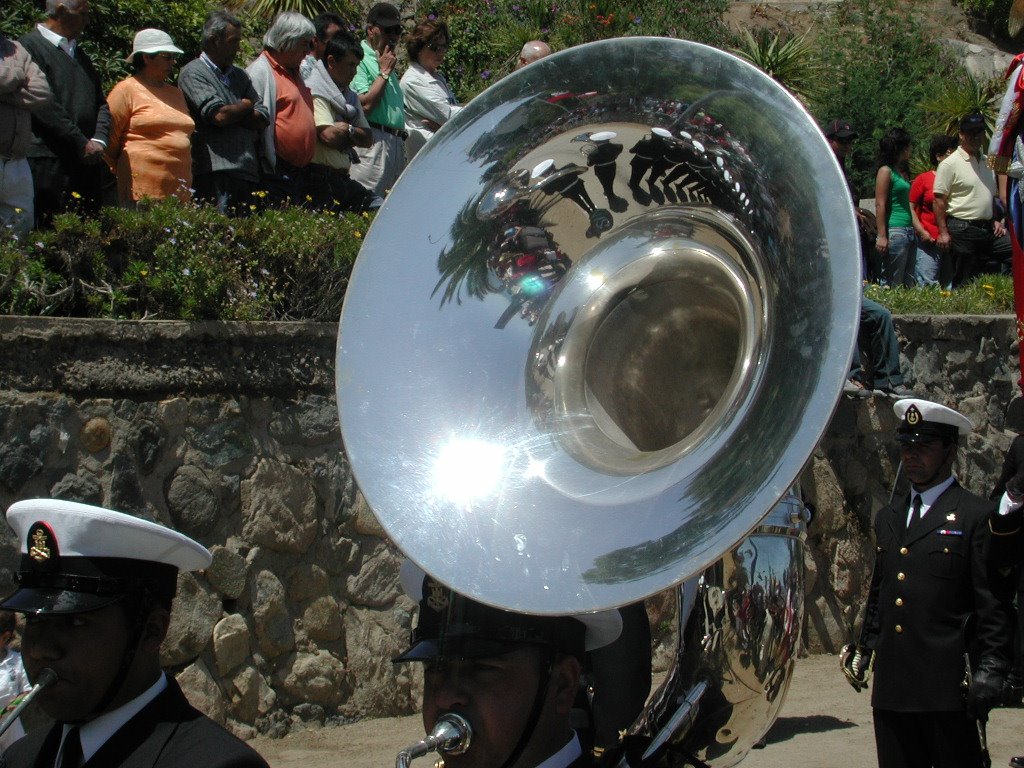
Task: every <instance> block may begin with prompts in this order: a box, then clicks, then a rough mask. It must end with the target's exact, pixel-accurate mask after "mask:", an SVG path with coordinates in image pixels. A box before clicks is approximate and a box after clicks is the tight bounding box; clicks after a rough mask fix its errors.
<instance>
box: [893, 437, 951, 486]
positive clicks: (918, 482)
mask: <svg viewBox="0 0 1024 768" xmlns="http://www.w3.org/2000/svg"><path fill="white" fill-rule="evenodd" d="M900 459H901V460H902V461H903V471H904V473H905V474H906V475H907V478H908V479H909V480H910V482H911V483H913V484H914V487H915V488H917V489H918V490H920V491H924V490H927V489H928V488H930V487H931V486H933V485H937V484H938V483H940V482H942V481H943V480H945V479H946V478H947V477H948V476H949V473H948V471H943V467H944V466H945V465H947V464H948V465H949V466H948V467H946V470H948V469H949V468H951V467H952V465H953V449H952V447H951V446H949V445H948V444H946V443H944V442H943V441H942V440H929V441H928V442H926V443H901V444H900Z"/></svg>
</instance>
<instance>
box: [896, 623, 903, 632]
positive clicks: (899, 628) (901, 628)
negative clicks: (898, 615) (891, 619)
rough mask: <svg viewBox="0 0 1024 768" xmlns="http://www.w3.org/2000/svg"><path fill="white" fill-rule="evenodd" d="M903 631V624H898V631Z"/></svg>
mask: <svg viewBox="0 0 1024 768" xmlns="http://www.w3.org/2000/svg"><path fill="white" fill-rule="evenodd" d="M902 631H903V626H902V625H901V624H897V625H896V633H897V634H899V633H900V632H902Z"/></svg>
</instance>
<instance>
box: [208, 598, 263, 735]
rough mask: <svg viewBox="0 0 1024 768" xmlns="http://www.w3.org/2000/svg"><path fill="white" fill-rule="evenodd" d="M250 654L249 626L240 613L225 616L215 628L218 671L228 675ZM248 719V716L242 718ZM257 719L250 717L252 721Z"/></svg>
mask: <svg viewBox="0 0 1024 768" xmlns="http://www.w3.org/2000/svg"><path fill="white" fill-rule="evenodd" d="M249 656H250V634H249V626H248V625H247V624H246V623H245V617H244V616H242V615H241V614H238V613H233V614H231V615H230V616H225V617H224V618H223V619H221V620H220V621H218V622H217V624H216V625H215V626H214V628H213V658H214V660H215V661H216V662H217V672H218V673H220V675H221V676H222V677H224V676H227V675H228V674H230V673H231V672H232V670H234V669H235V668H237V667H238V666H239V665H241V664H242V662H244V661H245V660H246V659H248V658H249ZM242 719H246V718H242ZM253 719H255V716H254V717H253V718H249V719H248V721H249V722H251V721H252V720H253Z"/></svg>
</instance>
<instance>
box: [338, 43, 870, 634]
mask: <svg viewBox="0 0 1024 768" xmlns="http://www.w3.org/2000/svg"><path fill="white" fill-rule="evenodd" d="M859 249H860V245H859V239H858V236H857V230H856V226H855V223H854V217H853V211H852V209H851V205H850V200H849V197H848V195H847V192H846V183H845V181H844V178H843V176H842V173H841V171H840V168H839V166H838V164H837V162H836V160H835V159H834V157H833V155H832V153H831V151H830V149H829V147H828V145H827V143H826V141H825V139H824V137H823V136H822V134H821V132H820V131H819V130H818V128H817V126H816V125H815V123H814V121H813V120H812V119H811V117H810V116H809V115H808V114H807V112H806V111H805V110H804V108H803V107H802V105H801V104H800V103H799V102H798V101H797V100H796V99H794V98H793V97H792V96H791V95H790V94H789V93H788V92H787V91H785V90H784V89H783V88H781V87H780V86H779V85H778V84H776V83H775V82H774V81H773V80H772V79H771V78H769V77H768V76H766V75H765V74H764V73H763V72H761V71H759V70H757V69H755V68H754V67H752V66H750V65H749V64H747V63H745V62H743V61H741V60H739V59H737V58H736V57H734V56H731V55H729V54H726V53H723V52H721V51H719V50H716V49H713V48H710V47H707V46H703V45H698V44H695V43H688V42H683V41H679V40H671V39H663V38H623V39H617V40H607V41H602V42H599V43H593V44H589V45H584V46H579V47H578V48H572V49H570V50H567V51H564V52H561V53H557V54H554V55H552V56H550V57H547V58H545V59H542V60H541V61H539V62H537V63H535V64H532V65H530V66H528V67H526V68H525V69H523V70H520V71H518V72H515V73H513V74H511V75H509V76H508V77H506V78H504V79H502V80H501V81H499V82H497V83H496V84H494V85H493V86H492V87H491V88H489V89H488V90H487V91H485V92H484V93H483V94H481V95H480V96H478V97H476V98H475V99H473V100H472V102H470V104H469V105H468V106H467V107H466V108H465V109H464V110H462V111H461V112H460V113H459V114H457V115H456V116H455V117H454V118H453V119H452V120H451V121H450V122H449V123H448V124H446V125H445V126H444V127H443V128H442V130H441V131H439V132H438V133H437V134H436V135H435V136H434V137H433V139H431V141H430V142H429V143H428V144H427V145H426V147H425V148H424V149H423V150H422V151H421V152H420V153H419V154H418V155H417V157H416V160H415V162H413V163H412V164H411V165H410V166H409V168H408V169H407V170H406V172H405V173H404V174H403V175H402V177H401V178H400V179H399V181H398V183H397V184H396V185H395V188H394V189H393V190H392V192H391V193H390V194H389V195H388V198H387V202H386V203H385V205H384V207H383V208H382V209H381V211H380V213H379V214H378V216H377V219H376V221H375V222H374V224H373V226H372V227H371V229H370V231H369V233H368V234H367V237H366V242H365V244H364V246H363V249H362V251H361V252H360V255H359V258H358V260H357V262H356V265H355V268H354V270H353V273H352V278H351V284H350V287H349V289H348V293H347V295H346V299H345V306H344V311H343V313H342V319H341V326H340V332H339V339H338V356H337V396H338V404H339V410H340V416H341V426H342V433H343V438H344V442H345V447H346V450H347V452H348V455H349V457H350V459H351V462H352V467H353V470H354V472H355V476H356V480H357V482H358V484H359V487H360V489H361V490H362V492H363V494H364V495H365V497H366V499H367V501H368V502H369V504H370V506H371V508H372V509H373V511H374V513H375V514H376V515H377V517H378V519H379V520H380V522H381V523H382V525H383V526H384V528H385V529H386V530H387V532H388V534H389V535H390V536H391V537H392V538H393V540H394V541H395V543H396V544H397V545H398V546H399V547H400V548H401V549H402V550H403V551H404V552H405V553H406V554H407V555H408V556H409V557H410V558H411V559H412V560H414V561H415V562H416V563H417V564H418V565H420V566H421V567H422V568H423V569H424V570H426V571H427V572H429V573H430V574H432V575H433V576H434V577H435V578H437V579H438V580H439V581H441V582H444V583H446V584H448V585H450V586H451V587H453V588H454V589H456V590H458V591H460V592H463V593H465V594H468V595H470V596H472V597H473V598H474V599H476V600H479V601H481V602H484V603H488V604H492V605H495V606H499V607H502V608H506V609H509V610H514V611H522V612H527V613H537V614H558V613H577V612H584V611H593V610H599V609H605V608H610V607H614V606H621V605H625V604H628V603H633V602H636V601H639V600H642V599H643V598H645V597H648V596H650V595H652V594H654V593H656V592H658V591H661V590H664V589H666V588H668V587H671V586H673V585H677V584H680V583H681V582H684V581H685V580H687V579H690V578H693V579H696V580H698V581H699V580H700V579H702V578H704V576H703V575H704V574H707V573H709V572H712V571H713V570H714V568H721V567H722V562H723V556H727V553H731V552H735V551H737V550H738V549H740V548H741V544H742V543H743V542H744V541H746V540H747V537H748V534H750V533H751V531H752V530H753V529H754V528H755V527H757V526H759V524H760V523H761V521H762V519H763V518H764V517H765V515H766V514H767V513H768V511H769V510H771V509H772V508H773V507H775V505H776V503H777V502H778V501H779V500H780V498H782V497H783V495H784V494H785V493H786V492H787V490H788V489H789V488H790V487H791V486H792V485H793V483H794V481H795V479H796V478H797V475H798V474H799V472H800V470H801V469H802V467H803V465H804V464H805V462H806V460H807V459H808V457H809V456H810V454H811V452H812V450H813V449H814V446H815V445H816V443H817V442H818V440H819V439H820V437H821V435H822V433H823V431H824V429H825V427H826V425H827V424H828V421H829V419H830V417H831V414H832V411H833V408H834V406H835V403H836V401H837V399H838V396H839V393H840V391H841V387H842V384H843V382H844V381H845V378H846V375H847V371H848V366H849V363H850V356H851V350H852V347H853V344H854V341H855V337H856V331H857V325H858V318H859V307H860V263H859V252H860V251H859ZM791 517H793V519H794V520H797V519H799V513H796V514H795V516H791ZM797 528H799V526H797ZM773 530H774V529H773ZM769 534H771V531H769ZM741 557H742V555H741ZM747 557H748V560H749V557H750V555H748V556H747ZM725 562H726V563H728V556H727V557H726V561H725ZM764 562H767V560H765V561H764ZM716 564H717V565H716ZM783 568H784V565H783V564H782V563H780V562H776V563H775V565H773V566H772V569H773V572H774V571H778V570H779V569H783ZM709 569H711V570H710V571H709ZM726 570H729V568H728V566H727V567H726ZM775 575H776V576H779V574H778V573H776V574H775ZM692 583H694V584H696V582H692ZM748 586H749V585H748ZM723 588H724V587H723ZM722 599H723V600H725V599H726V597H725V596H722ZM800 599H801V601H802V595H801V596H800ZM693 602H694V601H693V600H691V606H692V604H693ZM723 604H724V603H723ZM713 607H714V606H712V608H713ZM787 610H790V609H787ZM785 621H786V623H787V624H788V625H789V626H790V627H791V629H792V627H793V626H795V627H796V629H795V630H794V631H795V632H796V633H797V634H798V632H799V624H800V617H799V616H796V617H794V616H793V615H792V611H791V610H790V615H789V616H788V618H786V620H785Z"/></svg>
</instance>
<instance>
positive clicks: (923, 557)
mask: <svg viewBox="0 0 1024 768" xmlns="http://www.w3.org/2000/svg"><path fill="white" fill-rule="evenodd" d="M894 410H895V412H896V416H897V417H898V418H899V419H900V423H899V427H898V429H897V435H896V439H897V440H898V441H899V443H900V457H901V461H902V465H903V471H904V473H905V474H906V476H907V477H908V478H909V480H910V482H911V492H910V493H909V494H908V495H906V496H904V497H902V498H899V499H897V500H895V501H894V502H893V503H892V504H890V505H889V506H888V507H886V508H884V509H882V510H881V511H880V512H879V513H878V515H877V516H876V517H875V525H874V529H875V540H876V544H877V553H876V557H875V566H874V571H873V573H872V577H871V589H870V592H869V595H868V604H867V608H866V611H865V617H864V626H863V629H862V632H861V638H860V643H859V645H858V647H857V648H856V649H853V650H852V651H851V652H848V653H845V654H844V658H843V666H844V672H845V673H846V675H847V677H848V678H849V680H850V682H851V684H853V685H854V687H855V688H856V689H857V690H860V688H861V687H864V686H865V685H867V681H868V677H869V675H870V674H871V668H872V665H873V666H874V670H875V674H874V683H873V691H872V695H871V706H872V708H873V710H874V726H875V742H876V746H877V751H878V763H879V766H880V768H902V767H903V766H914V767H915V768H916V767H917V766H920V767H921V768H926V767H927V766H936V768H945V767H946V766H948V767H949V768H954V766H958V767H959V768H965V767H967V768H973V767H974V766H981V765H982V756H981V746H980V742H979V737H978V727H977V722H976V720H975V717H978V716H982V717H983V716H984V715H986V714H987V712H988V710H989V709H990V708H991V707H992V706H995V705H996V704H997V703H998V701H999V698H1000V696H1001V693H1002V686H1003V677H1004V675H1005V673H1006V669H1007V666H1008V661H1009V659H1008V651H1009V617H1008V615H1007V612H1006V605H1005V603H1004V602H1002V601H1000V600H999V599H998V598H997V597H996V596H995V595H994V594H993V592H992V589H991V587H990V583H989V581H990V579H989V570H988V567H987V562H986V559H987V554H988V546H989V539H990V529H989V518H990V515H991V513H992V511H993V505H992V504H991V503H990V502H988V501H986V500H984V499H982V498H980V497H978V496H975V495H974V494H972V493H970V492H968V491H967V490H965V489H964V488H962V487H961V486H960V484H959V483H957V481H956V478H955V477H953V474H952V467H953V460H954V457H955V455H956V448H957V440H958V438H959V436H961V435H966V434H968V433H970V432H971V430H972V429H973V427H972V425H971V422H970V421H969V420H968V419H967V418H966V417H965V416H963V415H962V414H960V413H958V412H957V411H954V410H953V409H951V408H947V407H945V406H942V405H939V404H937V403H932V402H929V401H927V400H920V399H905V400H899V401H897V402H896V404H895V406H894ZM968 620H970V621H968ZM968 624H970V625H972V626H973V630H972V631H971V632H970V635H971V637H969V638H968V637H966V636H965V631H964V627H965V625H968ZM968 650H970V651H971V659H972V662H973V663H972V665H971V666H972V669H973V678H972V680H971V684H970V689H969V692H968V694H967V699H966V702H965V699H964V691H963V683H964V677H965V653H966V652H967V651H968Z"/></svg>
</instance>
